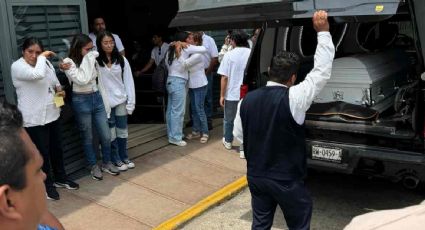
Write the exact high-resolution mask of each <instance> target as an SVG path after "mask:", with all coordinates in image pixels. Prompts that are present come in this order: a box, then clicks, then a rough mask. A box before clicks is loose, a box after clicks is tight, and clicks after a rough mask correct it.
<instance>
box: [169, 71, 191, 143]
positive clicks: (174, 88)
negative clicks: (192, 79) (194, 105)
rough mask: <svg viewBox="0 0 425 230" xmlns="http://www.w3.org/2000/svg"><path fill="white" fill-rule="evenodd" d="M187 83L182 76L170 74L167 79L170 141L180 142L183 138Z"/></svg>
mask: <svg viewBox="0 0 425 230" xmlns="http://www.w3.org/2000/svg"><path fill="white" fill-rule="evenodd" d="M186 83H187V80H186V79H184V78H181V77H174V76H169V77H168V79H167V92H168V104H167V114H166V119H167V134H168V141H171V142H178V141H181V140H182V139H183V120H184V113H185V105H186Z"/></svg>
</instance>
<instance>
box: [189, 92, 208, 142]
mask: <svg viewBox="0 0 425 230" xmlns="http://www.w3.org/2000/svg"><path fill="white" fill-rule="evenodd" d="M206 92H207V86H203V87H199V88H194V89H189V95H190V106H191V109H192V121H193V125H192V130H193V132H198V133H199V132H200V133H202V134H207V135H208V120H207V116H206V115H205V107H204V102H205V94H206Z"/></svg>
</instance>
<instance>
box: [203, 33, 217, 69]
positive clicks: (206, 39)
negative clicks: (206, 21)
mask: <svg viewBox="0 0 425 230" xmlns="http://www.w3.org/2000/svg"><path fill="white" fill-rule="evenodd" d="M202 46H204V47H205V48H206V49H207V51H208V52H207V53H205V54H204V55H203V59H204V69H206V68H208V66H209V65H210V62H211V59H212V58H216V57H218V49H217V45H216V44H215V41H214V39H213V38H212V37H210V36H208V35H206V34H205V33H203V35H202Z"/></svg>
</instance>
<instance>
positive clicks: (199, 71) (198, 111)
mask: <svg viewBox="0 0 425 230" xmlns="http://www.w3.org/2000/svg"><path fill="white" fill-rule="evenodd" d="M190 42H191V43H192V44H193V45H196V46H201V45H202V34H201V33H199V32H197V33H193V39H191V41H190ZM184 64H185V66H186V68H188V71H189V95H190V106H191V109H192V121H193V125H192V133H190V134H188V135H187V136H186V138H187V139H189V140H190V139H193V138H199V137H200V138H201V139H200V142H201V143H207V141H208V138H209V134H208V120H207V115H206V114H205V109H204V103H205V96H206V94H207V85H208V80H207V76H206V75H205V69H204V62H203V58H202V54H199V53H195V54H192V55H190V57H189V58H188V59H186V60H185V62H184Z"/></svg>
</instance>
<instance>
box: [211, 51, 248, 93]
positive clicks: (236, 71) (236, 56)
mask: <svg viewBox="0 0 425 230" xmlns="http://www.w3.org/2000/svg"><path fill="white" fill-rule="evenodd" d="M250 54H251V49H249V48H246V47H235V48H234V49H232V50H230V51H229V52H227V53H226V54H224V57H223V60H222V61H221V63H220V67H219V68H218V70H217V73H218V74H220V75H222V76H226V77H227V78H228V82H227V88H226V92H225V95H224V99H226V100H228V101H239V99H240V97H241V85H242V83H243V78H244V74H245V68H246V64H247V63H248V59H249V55H250Z"/></svg>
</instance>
